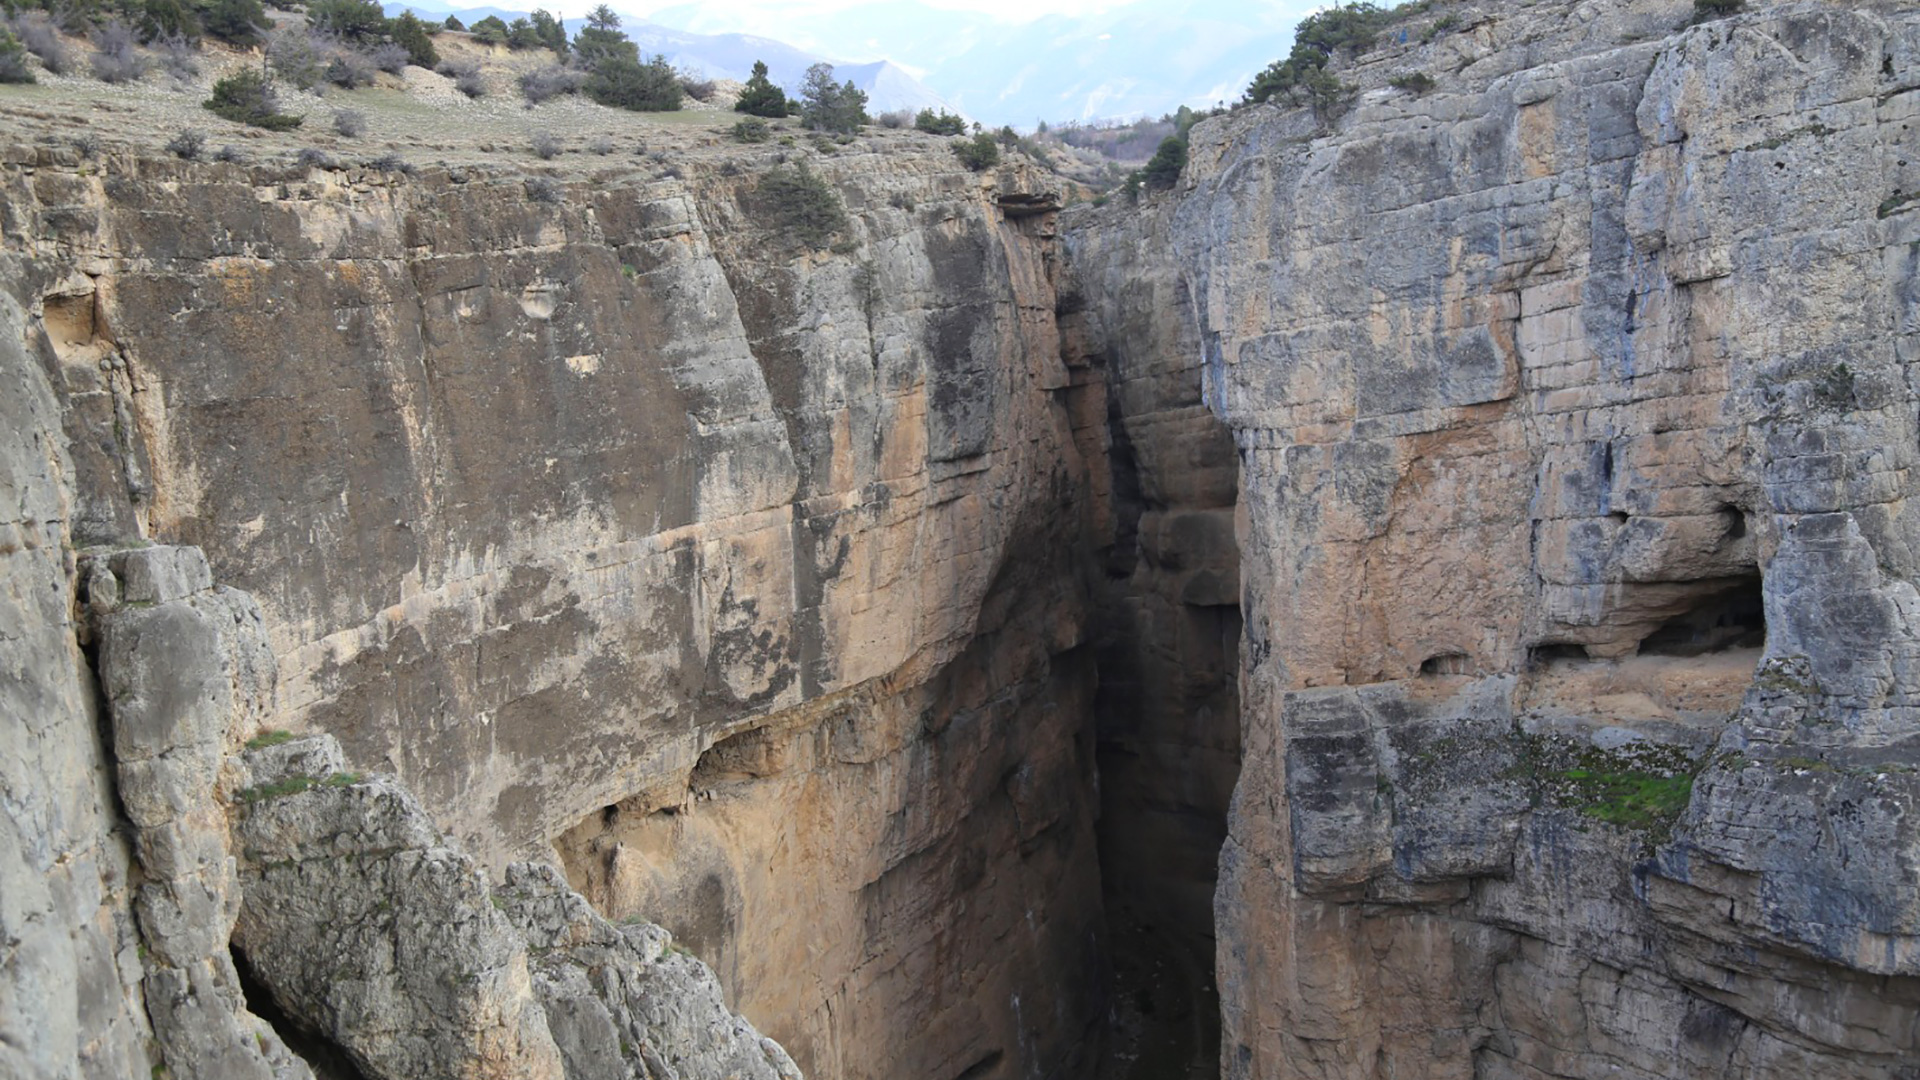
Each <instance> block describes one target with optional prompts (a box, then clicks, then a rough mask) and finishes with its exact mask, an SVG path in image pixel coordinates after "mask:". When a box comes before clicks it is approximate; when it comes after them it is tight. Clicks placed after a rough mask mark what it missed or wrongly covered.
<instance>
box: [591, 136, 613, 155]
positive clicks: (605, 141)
mask: <svg viewBox="0 0 1920 1080" xmlns="http://www.w3.org/2000/svg"><path fill="white" fill-rule="evenodd" d="M587 149H589V150H591V151H593V152H594V153H596V154H599V155H600V156H601V157H606V156H607V155H608V154H611V153H613V140H612V139H609V138H607V137H606V136H605V135H598V136H595V137H594V139H593V141H592V142H589V143H587Z"/></svg>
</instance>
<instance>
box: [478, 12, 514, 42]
mask: <svg viewBox="0 0 1920 1080" xmlns="http://www.w3.org/2000/svg"><path fill="white" fill-rule="evenodd" d="M469 33H471V34H472V35H473V39H474V40H475V41H478V42H481V43H482V44H486V45H505V44H506V43H507V34H508V30H507V24H506V23H505V22H503V21H501V18H500V16H498V15H489V16H487V17H486V18H484V19H481V20H480V21H479V22H476V23H474V24H473V29H472V30H470V31H469Z"/></svg>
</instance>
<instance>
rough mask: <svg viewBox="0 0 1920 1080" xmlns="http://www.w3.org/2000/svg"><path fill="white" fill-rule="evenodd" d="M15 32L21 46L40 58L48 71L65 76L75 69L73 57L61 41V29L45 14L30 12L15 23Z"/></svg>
mask: <svg viewBox="0 0 1920 1080" xmlns="http://www.w3.org/2000/svg"><path fill="white" fill-rule="evenodd" d="M13 32H14V34H15V35H16V36H18V37H19V39H20V44H21V45H22V46H24V47H25V48H26V50H27V51H28V52H30V53H32V54H33V55H35V56H37V57H39V58H40V63H41V65H42V66H43V67H45V68H46V69H47V70H48V71H50V72H52V73H53V74H55V75H65V74H66V73H67V72H68V71H70V70H72V69H73V57H72V56H71V55H69V54H68V52H67V47H66V45H65V44H63V43H62V42H61V41H60V28H59V27H57V26H55V25H54V24H53V20H52V19H50V18H48V17H47V16H46V15H45V14H44V13H42V12H38V11H30V12H28V13H26V14H25V15H23V16H21V17H20V18H19V19H18V20H16V21H15V22H14V24H13Z"/></svg>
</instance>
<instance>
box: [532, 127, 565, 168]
mask: <svg viewBox="0 0 1920 1080" xmlns="http://www.w3.org/2000/svg"><path fill="white" fill-rule="evenodd" d="M531 143H532V146H533V152H534V153H535V154H536V155H538V156H539V158H540V160H542V161H552V160H553V159H554V158H556V157H559V156H560V151H561V145H560V136H558V135H555V134H554V133H553V132H551V131H536V132H534V133H533V137H532V139H531Z"/></svg>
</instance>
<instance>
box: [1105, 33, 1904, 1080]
mask: <svg viewBox="0 0 1920 1080" xmlns="http://www.w3.org/2000/svg"><path fill="white" fill-rule="evenodd" d="M1691 16H1692V10H1691V6H1690V5H1684V4H1680V3H1658V2H1650V0H1616V2H1598V3H1586V4H1577V5H1513V6H1511V7H1507V6H1500V7H1494V6H1488V7H1472V6H1464V7H1457V8H1456V7H1454V6H1450V5H1441V6H1439V7H1436V8H1434V9H1432V10H1430V11H1427V12H1425V13H1423V14H1421V15H1420V16H1418V17H1417V18H1415V19H1414V20H1413V21H1412V22H1410V23H1408V24H1405V25H1403V26H1401V27H1397V28H1395V29H1394V30H1392V31H1390V32H1389V34H1388V35H1387V36H1386V38H1385V41H1384V44H1383V47H1382V48H1380V49H1377V50H1375V51H1374V52H1372V53H1369V54H1368V55H1367V57H1366V58H1365V59H1364V60H1363V61H1362V62H1360V63H1358V64H1356V65H1353V66H1350V67H1346V68H1344V69H1343V70H1342V72H1341V77H1342V78H1344V79H1347V80H1349V81H1351V82H1353V83H1355V84H1356V85H1357V86H1358V87H1359V90H1358V92H1357V96H1356V98H1355V99H1354V100H1353V101H1352V103H1351V108H1350V109H1349V110H1348V111H1346V112H1345V113H1344V115H1341V116H1339V117H1337V118H1333V117H1329V116H1327V115H1325V114H1324V113H1323V114H1322V115H1315V114H1314V113H1312V112H1310V111H1308V110H1295V111H1287V110H1283V109H1280V108H1276V107H1271V106H1269V107H1261V108H1254V109H1247V110H1242V111H1240V112H1236V113H1234V114H1233V115H1231V116H1230V117H1228V118H1226V119H1224V120H1217V121H1213V122H1211V123H1209V124H1206V125H1203V126H1202V127H1201V128H1199V129H1197V130H1196V133H1195V137H1194V145H1193V155H1192V157H1193V164H1192V165H1191V166H1190V168H1189V174H1188V176H1187V177H1186V178H1185V179H1184V180H1183V182H1182V187H1181V190H1179V191H1177V192H1176V193H1174V194H1173V195H1172V196H1168V197H1164V198H1163V199H1161V200H1156V201H1155V203H1154V204H1153V207H1152V209H1151V212H1154V213H1161V214H1166V215H1169V216H1170V221H1171V226H1170V231H1171V236H1172V238H1173V241H1174V244H1175V246H1176V247H1177V249H1178V251H1179V260H1180V266H1181V267H1182V269H1183V272H1184V274H1185V278H1186V281H1187V282H1188V285H1189V288H1190V289H1191V292H1192V296H1193V298H1194V306H1195V308H1196V310H1197V312H1198V321H1199V334H1198V336H1199V339H1200V341H1199V344H1200V348H1201V353H1202V356H1203V357H1204V361H1205V365H1206V367H1205V373H1204V378H1205V387H1206V395H1207V400H1208V401H1209V403H1211V404H1212V405H1213V406H1214V407H1215V409H1216V410H1217V411H1218V412H1219V413H1220V415H1221V416H1222V417H1224V418H1225V420H1226V421H1227V423H1228V424H1229V425H1230V426H1231V427H1232V429H1233V433H1234V440H1235V442H1236V444H1237V447H1238V449H1239V457H1240V465H1241V472H1242V475H1241V497H1242V500H1243V501H1242V506H1241V515H1242V521H1243V522H1244V524H1243V527H1242V530H1241V541H1242V559H1241V567H1242V579H1243V582H1242V583H1243V601H1244V613H1245V635H1244V640H1243V643H1242V647H1241V656H1242V662H1243V667H1242V670H1241V676H1240V677H1241V706H1242V710H1243V717H1244V722H1243V731H1244V736H1245V741H1244V749H1245V755H1246V756H1245V763H1244V767H1243V769H1242V771H1241V773H1240V779H1239V783H1238V786H1237V789H1236V792H1235V796H1234V803H1233V810H1232V814H1231V835H1230V837H1229V839H1228V841H1227V845H1226V849H1225V852H1224V854H1223V857H1222V862H1221V889H1220V893H1219V896H1218V900H1217V906H1216V911H1217V918H1218V926H1217V929H1218V932H1219V934H1220V951H1219V958H1218V961H1219V975H1220V979H1221V994H1222V998H1223V1006H1224V1024H1225V1047H1224V1049H1223V1055H1222V1060H1223V1064H1224V1067H1225V1070H1226V1073H1227V1075H1229V1076H1234V1077H1288V1076H1315V1077H1326V1076H1341V1077H1392V1076H1422V1077H1446V1076H1493V1077H1523V1076H1524V1077H1541V1076H1563V1077H1596V1078H1597V1077H1602V1076H1623V1075H1633V1076H1647V1077H1653V1076H1662V1077H1675V1076H1686V1077H1693V1076H1721V1075H1729V1074H1738V1075H1742V1076H1753V1077H1771V1076H1778V1077H1788V1076H1810V1075H1820V1076H1848V1077H1895V1076H1905V1075H1908V1074H1909V1073H1910V1070H1911V1066H1912V1062H1913V1061H1914V1060H1915V1056H1916V1054H1920V1019H1917V1018H1920V967H1916V963H1915V961H1916V956H1920V954H1916V952H1915V951H1914V947H1913V942H1914V940H1915V934H1916V933H1917V932H1920V921H1916V911H1915V909H1914V907H1913V895H1914V894H1913V891H1912V889H1911V878H1912V873H1913V870H1914V861H1915V859H1916V854H1915V853H1916V850H1920V849H1917V847H1916V845H1917V844H1920V834H1916V832H1915V825H1914V821H1915V818H1914V816H1913V806H1914V802H1915V799H1916V797H1917V796H1920V781H1916V775H1917V774H1916V773H1915V771H1914V770H1915V767H1916V765H1920V742H1917V741H1916V738H1915V734H1914V731H1913V729H1912V727H1911V724H1910V722H1909V718H1908V713H1909V711H1910V709H1909V706H1908V704H1907V700H1906V698H1907V691H1906V689H1905V688H1906V687H1907V686H1908V685H1909V676H1908V675H1907V673H1906V664H1907V659H1906V658H1907V656H1908V654H1909V653H1910V651H1911V649H1910V646H1909V642H1910V640H1911V638H1912V636H1913V630H1912V628H1911V627H1910V626H1909V625H1908V624H1909V619H1910V616H1909V614H1908V612H1909V610H1910V608H1911V603H1912V602H1911V597H1912V596H1913V584H1912V582H1913V581H1914V580H1915V576H1916V572H1920V568H1917V567H1915V566H1914V565H1912V559H1911V558H1910V553H1911V551H1912V550H1914V526H1913V523H1912V521H1911V520H1910V518H1911V515H1910V514H1909V513H1908V511H1907V509H1906V507H1907V504H1908V493H1907V489H1908V486H1909V481H1908V479H1907V477H1908V473H1909V471H1910V470H1909V469H1908V467H1907V464H1906V463H1907V459H1908V458H1909V457H1910V456H1911V447H1912V446H1913V444H1914V440H1915V433H1914V431H1913V415H1914V406H1913V391H1912V389H1911V386H1910V379H1909V374H1908V371H1907V368H1908V365H1910V364H1911V363H1912V362H1913V361H1914V359H1915V355H1914V345H1915V341H1916V338H1915V325H1914V319H1913V317H1912V313H1913V310H1914V305H1915V296H1916V293H1915V288H1916V286H1915V280H1916V278H1915V265H1914V261H1913V259H1912V257H1911V254H1912V250H1913V249H1914V245H1915V244H1916V243H1920V232H1916V228H1920V215H1916V214H1915V213H1913V212H1912V207H1913V206H1914V203H1913V200H1912V197H1911V193H1912V192H1914V191H1916V190H1920V172H1916V169H1920V162H1916V161H1914V160H1913V157H1912V153H1911V148H1912V146H1913V137H1912V132H1911V128H1912V126H1913V124H1914V121H1915V119H1916V115H1917V114H1916V109H1920V88H1916V86H1915V85H1914V83H1913V72H1915V71H1920V51H1917V50H1920V21H1916V20H1915V19H1914V17H1913V14H1912V12H1911V11H1910V10H1902V8H1901V6H1900V5H1895V4H1875V3H1863V4H1854V5H1847V6H1845V7H1835V6H1833V5H1825V4H1791V3H1789V4H1780V5H1769V6H1766V7H1765V8H1763V9H1759V10H1756V11H1754V12H1753V13H1750V14H1744V15H1740V16H1737V17H1734V18H1731V19H1725V20H1719V21H1712V22H1706V23H1704V24H1699V25H1689V24H1690V22H1691ZM1442 19H1444V20H1446V22H1445V23H1444V24H1441V20H1442ZM1430 27H1431V29H1430ZM1413 71H1419V72H1424V73H1427V74H1429V75H1430V76H1431V77H1432V78H1434V79H1435V80H1436V81H1437V84H1438V86H1437V89H1436V90H1435V91H1434V92H1432V93H1427V94H1419V93H1416V92H1414V91H1413V90H1411V89H1397V88H1392V87H1389V86H1388V85H1387V83H1388V80H1389V78H1390V77H1391V76H1396V75H1401V74H1405V73H1408V72H1413ZM1093 227H1094V228H1096V229H1100V228H1106V227H1107V226H1104V225H1095V226H1093ZM1112 228H1113V229H1116V230H1121V231H1124V230H1127V229H1134V228H1138V226H1137V225H1134V224H1131V223H1128V224H1115V225H1113V226H1112Z"/></svg>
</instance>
